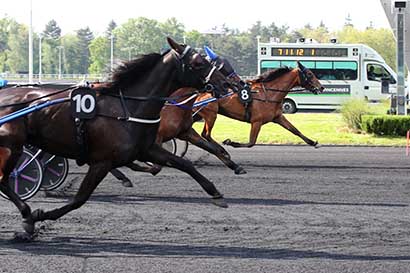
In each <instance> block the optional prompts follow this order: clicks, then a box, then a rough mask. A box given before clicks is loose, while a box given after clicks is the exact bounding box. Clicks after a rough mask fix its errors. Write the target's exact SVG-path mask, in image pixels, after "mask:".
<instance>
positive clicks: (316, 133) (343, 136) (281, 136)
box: [194, 113, 406, 146]
mask: <svg viewBox="0 0 410 273" xmlns="http://www.w3.org/2000/svg"><path fill="white" fill-rule="evenodd" d="M286 118H287V119H288V120H289V121H290V122H291V123H292V124H293V125H294V126H295V127H296V128H298V129H299V131H301V132H302V133H303V134H304V135H305V136H307V137H308V138H310V139H312V140H317V141H319V143H320V144H329V145H375V146H405V145H406V138H405V137H379V136H375V135H373V134H367V133H364V132H361V133H356V132H353V131H352V130H350V129H348V128H347V126H346V124H345V122H344V121H343V118H342V115H341V114H340V113H296V114H290V115H286ZM194 128H195V130H196V131H197V132H198V133H201V132H202V128H203V123H202V122H197V123H195V124H194ZM249 133H250V124H249V123H244V122H240V121H236V120H233V119H229V118H227V117H224V116H222V115H218V118H217V121H216V123H215V127H214V129H213V131H212V136H213V138H214V139H215V140H217V141H218V142H222V141H224V140H225V139H227V138H230V139H231V140H233V141H237V142H246V143H247V142H248V141H249ZM257 144H304V142H303V140H302V139H300V138H299V137H297V136H295V135H293V134H292V133H290V132H289V131H287V130H286V129H284V128H282V127H281V126H280V125H278V124H274V123H268V124H265V125H263V126H262V129H261V131H260V133H259V137H258V140H257Z"/></svg>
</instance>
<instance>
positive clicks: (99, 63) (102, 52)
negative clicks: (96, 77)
mask: <svg viewBox="0 0 410 273" xmlns="http://www.w3.org/2000/svg"><path fill="white" fill-rule="evenodd" d="M89 48H90V67H89V69H88V71H89V73H91V74H101V73H103V72H107V71H108V70H109V69H107V68H108V63H109V58H110V55H109V47H108V45H107V38H106V37H97V38H95V39H94V40H93V41H92V42H91V43H90V46H89Z"/></svg>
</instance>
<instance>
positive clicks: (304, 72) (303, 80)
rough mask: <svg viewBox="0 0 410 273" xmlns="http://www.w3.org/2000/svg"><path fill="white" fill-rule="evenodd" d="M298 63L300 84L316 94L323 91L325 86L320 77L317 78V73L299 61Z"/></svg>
mask: <svg viewBox="0 0 410 273" xmlns="http://www.w3.org/2000/svg"><path fill="white" fill-rule="evenodd" d="M297 64H298V69H299V81H300V86H301V87H303V88H306V89H307V90H309V91H311V92H312V93H314V94H318V93H321V92H322V91H323V89H325V88H324V87H323V86H322V84H321V83H320V82H319V80H318V78H316V76H315V74H313V72H312V71H311V70H310V69H308V68H306V67H305V66H303V65H302V64H301V63H300V62H299V61H298V62H297Z"/></svg>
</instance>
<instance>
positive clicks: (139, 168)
mask: <svg viewBox="0 0 410 273" xmlns="http://www.w3.org/2000/svg"><path fill="white" fill-rule="evenodd" d="M125 166H126V167H128V168H130V169H131V170H133V171H136V172H143V173H150V174H152V175H157V174H158V173H159V172H160V171H161V166H159V165H152V166H140V165H138V164H136V163H134V162H132V163H129V164H128V165H125Z"/></svg>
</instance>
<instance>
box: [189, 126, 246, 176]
mask: <svg viewBox="0 0 410 273" xmlns="http://www.w3.org/2000/svg"><path fill="white" fill-rule="evenodd" d="M181 139H182V140H188V141H189V142H190V143H192V144H194V145H195V146H198V147H199V148H201V149H204V150H205V151H207V152H209V153H211V154H213V155H215V156H216V157H218V158H219V159H220V160H221V161H222V162H223V163H224V164H225V165H226V166H228V168H230V169H232V170H234V171H235V174H245V173H246V171H245V170H244V169H243V168H242V167H241V166H239V165H238V164H236V163H235V162H233V161H232V160H231V156H230V155H229V154H228V152H227V151H226V150H225V149H224V148H222V147H221V146H220V145H219V144H218V143H214V142H208V141H206V140H205V139H204V138H202V137H201V136H200V135H199V134H198V133H197V132H196V131H195V130H194V129H193V128H190V129H189V130H188V132H186V133H185V134H184V135H182V136H181Z"/></svg>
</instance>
